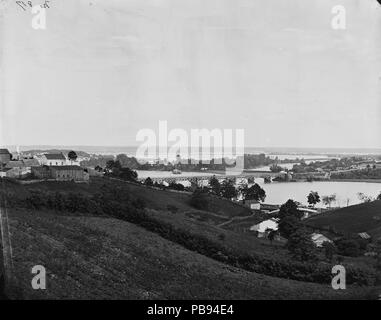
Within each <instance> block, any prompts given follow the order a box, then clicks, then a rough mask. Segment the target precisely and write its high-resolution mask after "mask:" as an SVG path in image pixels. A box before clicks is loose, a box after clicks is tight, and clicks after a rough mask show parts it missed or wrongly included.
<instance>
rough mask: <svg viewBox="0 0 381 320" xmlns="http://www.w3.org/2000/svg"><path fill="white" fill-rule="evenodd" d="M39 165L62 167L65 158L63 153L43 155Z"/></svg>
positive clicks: (64, 163)
mask: <svg viewBox="0 0 381 320" xmlns="http://www.w3.org/2000/svg"><path fill="white" fill-rule="evenodd" d="M41 164H42V165H46V166H64V165H66V157H65V156H64V155H63V153H45V154H44V155H43V156H42V157H41Z"/></svg>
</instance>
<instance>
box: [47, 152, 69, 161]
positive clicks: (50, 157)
mask: <svg viewBox="0 0 381 320" xmlns="http://www.w3.org/2000/svg"><path fill="white" fill-rule="evenodd" d="M44 156H45V157H46V159H48V160H66V158H65V156H64V155H63V154H62V153H45V154H44Z"/></svg>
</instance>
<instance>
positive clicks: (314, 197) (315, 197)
mask: <svg viewBox="0 0 381 320" xmlns="http://www.w3.org/2000/svg"><path fill="white" fill-rule="evenodd" d="M307 201H308V203H309V204H310V205H312V206H313V207H315V205H316V204H317V203H319V202H320V196H319V194H318V193H317V191H311V192H310V193H309V195H308V196H307Z"/></svg>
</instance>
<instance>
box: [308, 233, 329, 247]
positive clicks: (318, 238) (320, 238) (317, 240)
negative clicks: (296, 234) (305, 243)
mask: <svg viewBox="0 0 381 320" xmlns="http://www.w3.org/2000/svg"><path fill="white" fill-rule="evenodd" d="M311 240H312V241H313V243H314V244H315V245H316V246H317V247H319V248H320V247H322V246H323V243H324V242H330V243H332V241H331V240H329V239H328V238H327V237H326V236H325V235H323V234H321V233H313V234H312V235H311Z"/></svg>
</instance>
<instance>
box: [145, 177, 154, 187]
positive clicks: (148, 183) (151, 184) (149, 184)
mask: <svg viewBox="0 0 381 320" xmlns="http://www.w3.org/2000/svg"><path fill="white" fill-rule="evenodd" d="M144 184H145V185H146V186H149V187H152V186H153V181H152V179H151V178H150V177H148V178H147V179H145V180H144Z"/></svg>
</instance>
